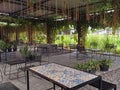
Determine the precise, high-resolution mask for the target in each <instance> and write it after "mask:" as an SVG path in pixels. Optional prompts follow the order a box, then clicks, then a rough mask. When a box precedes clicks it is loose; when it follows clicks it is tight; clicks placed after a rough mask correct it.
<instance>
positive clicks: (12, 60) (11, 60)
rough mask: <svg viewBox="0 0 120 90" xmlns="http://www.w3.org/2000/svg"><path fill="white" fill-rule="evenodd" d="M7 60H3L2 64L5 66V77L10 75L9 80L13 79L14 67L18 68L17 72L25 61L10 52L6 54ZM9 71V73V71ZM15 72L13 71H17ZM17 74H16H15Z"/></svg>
mask: <svg viewBox="0 0 120 90" xmlns="http://www.w3.org/2000/svg"><path fill="white" fill-rule="evenodd" d="M4 56H5V59H2V64H3V67H2V68H3V73H4V75H9V79H13V78H11V75H12V74H13V72H12V66H16V69H15V70H16V71H17V69H18V68H19V67H20V64H22V63H24V61H23V60H20V59H18V57H16V53H15V52H10V53H7V52H5V55H4ZM7 66H9V67H7ZM7 70H9V71H7ZM15 70H13V71H15ZM14 73H16V72H14Z"/></svg>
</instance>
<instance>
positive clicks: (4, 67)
mask: <svg viewBox="0 0 120 90" xmlns="http://www.w3.org/2000/svg"><path fill="white" fill-rule="evenodd" d="M6 66H7V64H4V65H3V73H4V75H7V74H6Z"/></svg>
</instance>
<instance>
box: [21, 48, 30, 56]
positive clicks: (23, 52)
mask: <svg viewBox="0 0 120 90" xmlns="http://www.w3.org/2000/svg"><path fill="white" fill-rule="evenodd" d="M20 53H21V55H22V56H23V57H29V56H30V55H31V51H30V50H29V49H28V46H24V47H23V48H21V49H20Z"/></svg>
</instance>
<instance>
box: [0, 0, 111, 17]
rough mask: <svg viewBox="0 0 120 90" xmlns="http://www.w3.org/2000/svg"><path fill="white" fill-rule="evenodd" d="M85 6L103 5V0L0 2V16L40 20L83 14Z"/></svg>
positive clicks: (5, 0) (14, 0)
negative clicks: (54, 16) (78, 12)
mask: <svg viewBox="0 0 120 90" xmlns="http://www.w3.org/2000/svg"><path fill="white" fill-rule="evenodd" d="M108 1H110V0H108ZM87 4H88V5H89V6H90V8H91V7H93V5H96V6H98V4H104V0H0V15H7V16H14V17H24V18H34V19H40V18H45V17H49V16H51V15H68V14H71V12H75V13H76V10H78V11H81V12H82V11H84V12H85V8H86V5H87Z"/></svg>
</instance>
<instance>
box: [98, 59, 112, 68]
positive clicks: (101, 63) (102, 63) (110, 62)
mask: <svg viewBox="0 0 120 90" xmlns="http://www.w3.org/2000/svg"><path fill="white" fill-rule="evenodd" d="M99 64H100V65H108V66H109V67H111V66H112V60H110V59H103V60H100V61H99Z"/></svg>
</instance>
